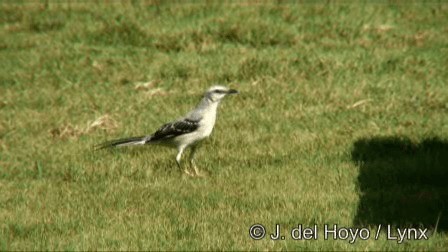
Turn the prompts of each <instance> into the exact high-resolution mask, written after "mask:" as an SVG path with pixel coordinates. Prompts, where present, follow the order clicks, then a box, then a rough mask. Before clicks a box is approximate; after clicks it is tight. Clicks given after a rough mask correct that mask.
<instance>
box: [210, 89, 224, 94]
mask: <svg viewBox="0 0 448 252" xmlns="http://www.w3.org/2000/svg"><path fill="white" fill-rule="evenodd" d="M213 92H215V93H217V94H224V93H226V91H224V90H219V89H217V90H215V91H213Z"/></svg>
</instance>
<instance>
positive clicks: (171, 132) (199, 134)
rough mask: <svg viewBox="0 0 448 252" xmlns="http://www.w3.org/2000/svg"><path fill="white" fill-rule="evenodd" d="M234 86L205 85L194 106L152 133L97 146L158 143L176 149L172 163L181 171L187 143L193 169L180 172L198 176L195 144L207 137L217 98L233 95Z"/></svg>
mask: <svg viewBox="0 0 448 252" xmlns="http://www.w3.org/2000/svg"><path fill="white" fill-rule="evenodd" d="M237 93H238V91H237V90H235V89H229V88H226V87H223V86H212V87H211V88H209V89H208V90H207V91H206V92H205V94H204V97H203V98H202V100H201V101H200V102H199V104H198V105H197V106H196V108H195V109H193V110H192V111H190V112H189V113H188V114H186V115H185V116H184V117H182V118H180V119H177V120H175V121H172V122H169V123H166V124H164V125H162V126H161V127H160V128H159V129H158V130H157V131H156V132H154V133H153V134H151V135H148V136H140V137H130V138H123V139H117V140H112V141H108V142H104V143H102V144H100V145H98V146H97V147H98V149H103V148H109V147H122V146H131V145H145V144H160V145H164V146H169V147H176V148H177V151H178V152H177V155H176V163H177V165H178V167H179V169H180V170H182V167H181V164H180V160H181V157H182V153H183V151H184V150H185V149H186V148H187V147H189V146H191V147H192V149H191V154H190V165H191V166H193V168H194V173H191V172H190V171H189V170H188V169H187V168H186V167H185V169H183V171H184V172H185V173H186V174H188V175H191V176H194V175H197V176H201V174H200V173H199V170H198V168H197V167H196V164H195V162H194V154H195V152H196V149H197V146H198V143H199V142H200V141H201V140H203V139H204V138H206V137H208V136H210V134H211V133H212V130H213V127H214V126H215V121H216V110H217V109H218V105H219V103H220V102H221V100H222V99H223V98H224V97H225V96H226V95H229V94H237Z"/></svg>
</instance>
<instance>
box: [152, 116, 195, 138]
mask: <svg viewBox="0 0 448 252" xmlns="http://www.w3.org/2000/svg"><path fill="white" fill-rule="evenodd" d="M199 121H200V119H199V120H192V119H182V120H179V121H174V122H170V123H167V124H164V125H163V126H162V127H160V128H159V129H158V130H157V131H156V132H155V133H154V134H152V135H151V137H150V138H149V139H148V140H147V142H153V141H160V140H167V139H170V138H174V137H176V136H180V135H183V134H187V133H191V132H193V131H195V130H196V129H197V128H198V127H199Z"/></svg>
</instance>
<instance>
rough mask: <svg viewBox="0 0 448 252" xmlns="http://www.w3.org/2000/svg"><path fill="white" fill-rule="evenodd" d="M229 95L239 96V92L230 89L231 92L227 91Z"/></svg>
mask: <svg viewBox="0 0 448 252" xmlns="http://www.w3.org/2000/svg"><path fill="white" fill-rule="evenodd" d="M227 94H239V92H238V90H235V89H229V91H227Z"/></svg>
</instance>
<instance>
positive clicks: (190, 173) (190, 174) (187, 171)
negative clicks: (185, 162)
mask: <svg viewBox="0 0 448 252" xmlns="http://www.w3.org/2000/svg"><path fill="white" fill-rule="evenodd" d="M184 173H185V174H186V175H188V176H191V177H194V176H195V174H194V173H192V172H190V171H189V170H187V169H185V170H184Z"/></svg>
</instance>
